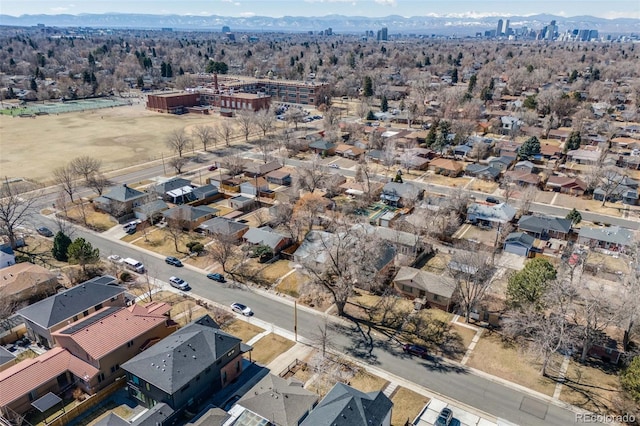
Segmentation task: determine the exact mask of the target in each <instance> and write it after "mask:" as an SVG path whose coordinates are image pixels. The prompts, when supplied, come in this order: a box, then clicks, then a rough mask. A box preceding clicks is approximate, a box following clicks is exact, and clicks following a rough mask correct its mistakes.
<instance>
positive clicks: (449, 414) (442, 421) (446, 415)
mask: <svg viewBox="0 0 640 426" xmlns="http://www.w3.org/2000/svg"><path fill="white" fill-rule="evenodd" d="M452 419H453V411H451V409H450V408H446V407H445V408H443V409H442V410H440V414H438V418H437V419H436V422H435V423H434V424H433V425H434V426H449V425H450V424H451V420H452Z"/></svg>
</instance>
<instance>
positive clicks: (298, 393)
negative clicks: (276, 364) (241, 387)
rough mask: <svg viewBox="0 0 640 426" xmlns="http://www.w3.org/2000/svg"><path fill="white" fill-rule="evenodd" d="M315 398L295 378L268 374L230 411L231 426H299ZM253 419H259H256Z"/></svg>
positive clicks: (313, 405)
mask: <svg viewBox="0 0 640 426" xmlns="http://www.w3.org/2000/svg"><path fill="white" fill-rule="evenodd" d="M318 399H319V397H318V395H317V394H315V393H313V392H311V391H308V390H306V389H305V388H304V387H303V384H302V383H301V382H299V381H297V380H295V379H288V380H287V379H282V378H280V377H278V376H276V375H273V374H267V375H266V376H264V377H263V378H262V379H261V380H260V381H259V382H258V383H256V384H255V385H254V386H253V387H252V388H251V389H249V390H248V391H247V392H246V393H245V394H244V396H243V397H242V398H240V399H239V400H238V402H237V403H236V405H234V406H233V408H231V410H229V414H231V419H230V420H229V422H231V421H233V424H234V425H249V424H256V425H257V424H273V425H278V426H298V425H299V424H300V423H301V422H302V421H303V420H304V419H305V418H306V417H307V416H308V415H309V412H310V411H311V410H312V409H313V408H314V407H315V406H316V405H317V403H318ZM256 416H257V417H258V418H257V419H256Z"/></svg>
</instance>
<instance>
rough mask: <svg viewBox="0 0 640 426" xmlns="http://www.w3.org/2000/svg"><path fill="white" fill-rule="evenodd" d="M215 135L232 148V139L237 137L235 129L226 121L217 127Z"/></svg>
mask: <svg viewBox="0 0 640 426" xmlns="http://www.w3.org/2000/svg"><path fill="white" fill-rule="evenodd" d="M215 134H216V137H217V138H218V139H221V140H223V141H224V143H225V144H226V145H227V146H231V139H233V136H234V135H235V129H234V128H233V125H232V124H231V123H230V122H229V121H227V120H224V121H222V122H221V123H220V125H218V127H216V129H215Z"/></svg>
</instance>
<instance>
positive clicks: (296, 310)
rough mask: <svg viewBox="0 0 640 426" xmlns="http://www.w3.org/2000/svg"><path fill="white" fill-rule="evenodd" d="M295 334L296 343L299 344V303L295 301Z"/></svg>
mask: <svg viewBox="0 0 640 426" xmlns="http://www.w3.org/2000/svg"><path fill="white" fill-rule="evenodd" d="M293 333H294V334H295V339H294V341H295V342H296V343H298V302H297V301H295V300H294V301H293Z"/></svg>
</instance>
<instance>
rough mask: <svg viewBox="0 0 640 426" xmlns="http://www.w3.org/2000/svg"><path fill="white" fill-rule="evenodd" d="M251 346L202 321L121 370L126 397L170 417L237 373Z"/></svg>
mask: <svg viewBox="0 0 640 426" xmlns="http://www.w3.org/2000/svg"><path fill="white" fill-rule="evenodd" d="M249 350H251V347H250V346H247V345H245V344H243V343H242V341H241V340H240V339H239V338H237V337H235V336H232V335H230V334H227V333H225V332H224V331H222V330H220V328H219V326H218V324H216V322H215V321H214V320H213V319H211V317H210V316H208V315H205V316H203V317H202V318H199V319H197V320H195V321H193V322H191V323H189V324H187V325H186V326H184V327H183V328H181V329H179V330H177V331H175V332H173V333H172V334H170V335H169V336H168V337H165V338H164V339H162V340H160V341H159V342H158V343H156V344H155V345H153V346H152V347H150V348H149V349H147V350H145V351H144V352H142V353H140V354H138V355H137V356H135V357H134V358H132V359H130V360H129V361H127V362H125V363H124V364H122V366H121V367H122V369H123V370H124V371H125V372H126V374H127V386H128V389H129V395H130V396H131V397H133V398H135V399H136V400H138V401H139V403H140V404H141V405H143V406H145V407H153V406H154V405H156V404H157V403H160V402H163V403H165V404H167V405H168V406H169V407H171V408H172V409H173V410H175V411H179V410H181V409H183V408H185V407H187V406H188V405H190V404H197V403H198V402H200V401H202V400H203V399H205V398H208V397H210V396H211V395H212V394H213V393H215V392H217V391H219V390H220V389H222V388H224V387H225V386H227V385H228V384H229V383H231V382H232V381H234V380H235V379H236V377H238V376H239V375H240V374H241V373H242V354H243V353H245V352H247V351H249Z"/></svg>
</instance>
